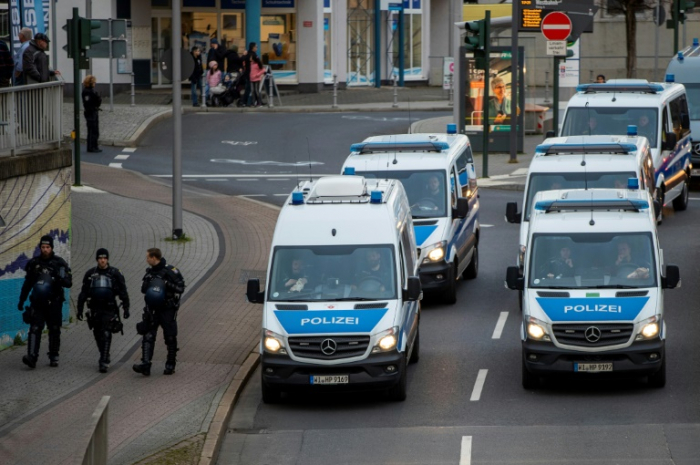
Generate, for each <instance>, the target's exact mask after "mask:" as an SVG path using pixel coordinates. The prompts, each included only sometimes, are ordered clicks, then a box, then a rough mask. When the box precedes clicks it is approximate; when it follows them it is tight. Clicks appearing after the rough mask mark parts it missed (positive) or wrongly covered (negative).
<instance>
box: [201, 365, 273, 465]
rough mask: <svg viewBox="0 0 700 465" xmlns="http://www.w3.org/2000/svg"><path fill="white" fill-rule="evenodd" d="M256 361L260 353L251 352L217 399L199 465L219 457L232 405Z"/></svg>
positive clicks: (204, 464)
mask: <svg viewBox="0 0 700 465" xmlns="http://www.w3.org/2000/svg"><path fill="white" fill-rule="evenodd" d="M258 363H260V354H258V353H257V352H251V353H250V354H249V355H248V357H247V358H246V360H245V362H243V365H241V368H239V369H238V371H237V372H236V374H235V375H234V376H233V380H232V381H231V384H229V386H228V388H227V389H226V392H225V393H224V395H223V397H222V398H221V400H220V401H219V406H218V407H217V408H216V413H214V418H212V420H211V424H210V425H209V430H208V431H207V437H206V439H205V440H204V446H203V447H202V453H201V454H200V456H199V465H211V464H213V463H216V461H217V459H218V458H219V449H220V447H221V441H222V440H223V438H224V436H225V434H226V429H227V428H228V422H229V420H230V419H231V413H232V412H233V407H234V406H235V405H236V402H237V401H238V398H239V397H240V395H241V392H242V391H243V388H244V387H245V385H246V383H247V382H248V380H249V379H250V376H251V375H252V374H253V372H254V371H255V369H256V368H257V366H258Z"/></svg>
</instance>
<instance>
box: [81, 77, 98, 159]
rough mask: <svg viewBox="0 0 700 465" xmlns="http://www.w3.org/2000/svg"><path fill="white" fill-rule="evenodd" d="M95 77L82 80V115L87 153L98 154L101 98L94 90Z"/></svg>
mask: <svg viewBox="0 0 700 465" xmlns="http://www.w3.org/2000/svg"><path fill="white" fill-rule="evenodd" d="M96 82H97V80H96V79H95V76H93V75H92V74H89V75H87V76H85V79H83V93H82V98H83V109H84V110H85V111H84V112H83V114H84V115H85V124H86V125H87V151H88V152H91V153H99V152H101V151H102V150H101V149H100V147H99V146H98V145H97V141H98V139H99V138H100V116H99V113H98V112H99V111H100V105H102V97H100V94H98V93H97V91H96V90H95V83H96Z"/></svg>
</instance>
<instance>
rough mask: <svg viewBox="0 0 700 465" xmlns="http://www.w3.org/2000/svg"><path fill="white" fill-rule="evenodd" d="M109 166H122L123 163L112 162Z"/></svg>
mask: <svg viewBox="0 0 700 465" xmlns="http://www.w3.org/2000/svg"><path fill="white" fill-rule="evenodd" d="M109 167H110V168H121V167H122V164H121V163H110V164H109Z"/></svg>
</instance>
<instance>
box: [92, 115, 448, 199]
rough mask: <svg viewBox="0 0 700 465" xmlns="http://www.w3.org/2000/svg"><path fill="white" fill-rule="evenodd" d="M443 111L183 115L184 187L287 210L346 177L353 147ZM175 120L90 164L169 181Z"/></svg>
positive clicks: (402, 130)
mask: <svg viewBox="0 0 700 465" xmlns="http://www.w3.org/2000/svg"><path fill="white" fill-rule="evenodd" d="M444 115H446V113H440V112H412V113H411V114H410V116H409V113H408V112H386V113H379V112H376V113H375V112H368V113H271V114H270V113H268V114H265V113H263V112H261V113H253V112H251V113H236V114H233V113H199V114H198V113H192V114H186V115H183V119H182V127H183V135H182V171H183V183H184V184H186V185H192V186H196V187H199V188H204V189H208V190H211V191H214V192H218V193H221V194H226V195H245V196H247V197H250V198H254V199H257V200H260V201H263V202H268V203H273V204H276V205H282V203H283V201H284V199H285V198H286V197H287V196H288V195H289V193H290V192H291V191H292V189H293V188H294V186H295V184H296V182H297V180H298V179H308V178H309V176H319V175H328V174H340V168H341V166H342V164H343V161H344V160H345V158H346V157H347V156H348V154H349V153H350V145H351V144H353V143H356V142H361V141H362V140H364V139H365V138H367V137H369V136H374V135H381V134H400V133H406V132H407V131H408V128H409V126H410V122H411V121H414V122H415V121H418V120H421V119H426V118H433V117H439V116H444ZM172 146H173V136H172V120H170V119H168V120H165V121H163V122H161V123H159V124H158V125H156V126H155V127H154V128H153V129H151V130H150V131H149V132H148V134H147V135H146V137H145V138H144V140H143V141H142V142H141V144H140V145H139V147H138V148H137V149H136V150H134V151H129V150H131V149H120V148H118V147H103V150H104V152H102V153H101V154H91V153H86V154H84V155H83V160H85V161H91V162H95V163H101V164H105V165H109V164H117V165H118V166H120V167H122V168H125V169H131V170H134V171H139V172H141V173H144V174H147V175H151V176H158V177H162V179H163V180H165V181H168V182H169V181H170V179H171V175H172Z"/></svg>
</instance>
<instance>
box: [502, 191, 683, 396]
mask: <svg viewBox="0 0 700 465" xmlns="http://www.w3.org/2000/svg"><path fill="white" fill-rule="evenodd" d="M637 187H638V186H637V184H636V179H634V178H632V179H630V189H629V190H626V189H591V190H584V189H577V190H556V191H543V192H540V193H538V194H537V195H536V196H535V198H534V200H533V211H532V214H531V216H530V221H529V224H528V238H527V251H526V253H525V269H524V275H523V276H521V275H520V269H519V268H518V267H517V266H513V267H509V268H508V271H507V274H506V286H507V287H508V288H509V289H514V290H521V291H523V292H524V294H523V315H522V325H521V329H520V336H521V340H522V384H523V387H525V388H526V389H532V388H536V387H537V386H538V385H539V380H540V377H541V376H543V375H553V374H567V373H568V374H573V375H579V376H586V375H591V374H601V373H607V374H618V375H620V374H626V375H639V376H648V380H649V384H650V385H651V386H655V387H663V386H664V385H665V382H666V356H665V339H666V325H665V320H664V302H663V296H664V289H672V288H675V287H676V286H677V285H679V283H680V274H679V270H678V267H677V266H674V265H667V266H666V267H665V271H666V274H665V275H664V274H663V270H664V256H663V252H662V250H660V249H659V241H658V237H657V232H656V231H657V230H656V213H655V211H654V210H655V209H658V208H660V206H659V204H658V203H657V202H654V201H653V200H652V197H651V195H649V193H648V192H646V191H644V190H639V189H637Z"/></svg>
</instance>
